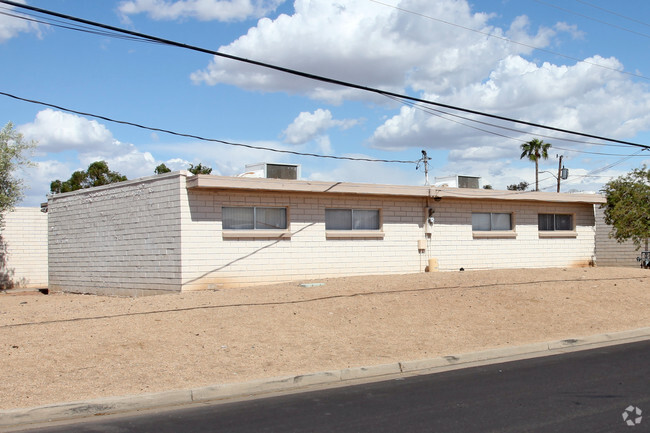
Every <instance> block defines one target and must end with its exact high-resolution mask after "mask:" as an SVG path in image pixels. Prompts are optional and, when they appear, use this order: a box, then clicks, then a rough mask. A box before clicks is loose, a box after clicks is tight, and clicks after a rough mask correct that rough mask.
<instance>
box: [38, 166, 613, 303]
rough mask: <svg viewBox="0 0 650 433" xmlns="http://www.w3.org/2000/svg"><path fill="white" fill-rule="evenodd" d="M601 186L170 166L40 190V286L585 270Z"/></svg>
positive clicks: (145, 290)
mask: <svg viewBox="0 0 650 433" xmlns="http://www.w3.org/2000/svg"><path fill="white" fill-rule="evenodd" d="M603 202H604V198H603V197H602V196H600V195H597V194H562V193H560V194H558V193H547V192H529V191H525V192H521V191H495V190H483V189H467V188H448V187H447V188H446V187H434V186H398V185H377V184H359V183H344V182H322V181H305V180H283V179H267V178H244V177H224V176H211V175H197V176H194V175H190V174H188V173H187V172H185V171H181V172H174V173H167V174H162V175H157V176H151V177H146V178H141V179H135V180H131V181H126V182H120V183H116V184H111V185H106V186H102V187H97V188H91V189H86V190H79V191H75V192H71V193H63V194H56V195H53V196H51V197H49V200H48V215H49V222H48V225H49V233H48V236H49V241H48V248H49V251H48V256H49V288H50V290H52V291H71V292H86V293H97V294H113V295H144V294H156V293H165V292H179V291H188V290H203V289H219V288H227V287H237V286H245V285H253V284H264V283H272V282H281V281H290V280H313V279H319V278H326V277H338V276H347V275H368V274H399V273H413V272H422V271H424V270H425V269H426V267H427V266H430V270H431V271H433V270H436V267H437V270H440V271H458V270H459V269H460V268H464V269H465V270H473V269H496V268H527V267H530V268H533V267H565V266H589V265H592V264H593V263H594V260H595V256H594V255H595V220H594V204H599V203H603Z"/></svg>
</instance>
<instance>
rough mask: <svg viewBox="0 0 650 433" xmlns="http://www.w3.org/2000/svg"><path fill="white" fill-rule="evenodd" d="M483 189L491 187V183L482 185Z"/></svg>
mask: <svg viewBox="0 0 650 433" xmlns="http://www.w3.org/2000/svg"><path fill="white" fill-rule="evenodd" d="M483 189H492V185H483Z"/></svg>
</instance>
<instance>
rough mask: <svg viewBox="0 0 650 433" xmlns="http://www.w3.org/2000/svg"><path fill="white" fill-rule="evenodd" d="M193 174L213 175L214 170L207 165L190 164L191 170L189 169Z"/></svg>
mask: <svg viewBox="0 0 650 433" xmlns="http://www.w3.org/2000/svg"><path fill="white" fill-rule="evenodd" d="M187 170H188V171H189V172H190V173H192V174H210V173H212V168H211V167H208V166H207V165H201V163H199V165H194V164H190V168H188V169H187Z"/></svg>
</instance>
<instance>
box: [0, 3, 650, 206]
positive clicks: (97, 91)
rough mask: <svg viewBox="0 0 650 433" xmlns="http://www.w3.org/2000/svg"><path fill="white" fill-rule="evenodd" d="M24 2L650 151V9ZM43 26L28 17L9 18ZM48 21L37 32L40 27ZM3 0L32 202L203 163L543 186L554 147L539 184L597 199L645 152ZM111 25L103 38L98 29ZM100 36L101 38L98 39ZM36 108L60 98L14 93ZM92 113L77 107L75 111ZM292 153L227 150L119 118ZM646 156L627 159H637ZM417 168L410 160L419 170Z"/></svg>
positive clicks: (7, 64)
mask: <svg viewBox="0 0 650 433" xmlns="http://www.w3.org/2000/svg"><path fill="white" fill-rule="evenodd" d="M21 3H24V4H29V5H31V6H35V7H38V8H43V9H48V10H51V11H55V12H58V13H62V14H66V15H72V16H75V17H79V18H83V19H86V20H91V21H96V22H100V23H103V24H107V25H110V26H115V27H120V28H124V29H128V30H130V31H135V32H139V33H145V34H148V35H153V36H156V37H159V38H164V39H169V40H173V41H176V42H180V43H183V44H187V45H193V46H197V47H201V48H204V49H208V50H212V51H219V52H220V53H225V54H230V55H233V56H237V57H241V58H246V59H250V60H255V61H259V62H263V63H269V64H273V65H276V66H281V67H284V68H289V69H293V70H298V71H301V72H306V73H310V74H315V75H319V76H323V77H327V78H332V79H335V80H340V81H345V82H350V83H354V84H357V85H360V86H364V87H371V88H376V89H381V90H384V91H389V92H393V93H396V94H400V95H407V96H410V97H414V98H419V99H424V100H428V101H434V102H436V103H441V104H445V105H447V106H452V107H460V108H464V109H469V110H473V111H476V112H480V113H489V114H491V115H496V116H502V117H506V118H509V119H518V120H524V121H527V122H531V123H535V124H541V125H547V126H553V127H556V128H561V129H566V130H571V131H577V132H581V133H586V134H589V135H592V136H598V137H606V138H611V139H617V140H623V141H629V142H634V143H639V144H643V145H648V144H650V58H649V57H648V56H647V51H648V45H650V3H649V2H647V1H646V0H626V1H625V2H612V1H605V0H589V1H587V0H562V1H560V0H544V1H542V0H516V1H515V0H482V1H474V2H468V1H465V0H436V1H430V0H381V1H380V0H350V1H346V0H334V1H330V0H295V1H291V0H269V1H263V0H123V1H119V0H116V1H109V0H103V1H92V2H90V1H88V0H28V1H27V2H25V1H24V0H23V1H21ZM24 12H27V13H30V15H29V18H31V19H32V21H27V20H24V19H20V18H17V17H16V16H15V15H18V14H21V13H24ZM34 19H35V20H38V21H46V22H47V23H49V24H47V23H38V22H35V21H33V20H34ZM50 20H51V17H46V16H44V15H40V14H35V13H33V12H29V11H25V10H23V9H21V8H15V7H12V6H8V5H6V4H3V3H0V58H1V59H2V60H3V61H2V64H3V65H4V66H3V67H2V68H0V92H2V93H3V94H2V95H0V124H1V125H0V126H4V125H5V124H7V122H12V123H13V124H14V126H15V128H16V130H17V131H18V132H20V133H22V134H23V136H24V138H25V139H26V140H30V141H31V140H33V141H35V142H36V147H35V149H34V152H33V154H32V155H31V159H32V161H34V162H35V165H34V166H33V167H30V168H27V169H24V170H21V171H20V172H19V173H17V175H18V176H20V177H21V178H23V179H24V181H25V185H26V189H25V197H24V200H23V201H22V202H21V203H20V204H19V205H20V206H38V205H39V203H41V202H44V201H46V200H47V194H48V193H49V190H50V187H49V185H50V182H51V181H53V180H55V179H60V180H67V179H68V178H69V177H70V175H71V174H72V172H74V171H75V170H82V169H86V168H87V167H88V165H89V164H90V163H92V162H94V161H98V160H104V161H106V162H107V163H108V165H109V167H110V168H111V169H112V170H115V171H118V172H120V173H121V174H124V175H126V176H127V177H128V178H129V179H135V178H138V177H143V176H151V175H153V174H154V169H155V167H156V166H157V165H159V164H161V163H165V164H166V165H167V166H168V167H169V168H171V169H173V170H180V169H186V168H188V166H189V165H190V164H195V165H196V164H198V163H201V164H203V165H207V166H210V167H212V168H213V172H212V174H217V175H224V176H235V175H238V174H240V173H243V172H244V171H245V166H246V164H254V163H258V162H282V163H296V164H300V165H301V171H302V178H303V179H307V180H326V181H348V182H365V183H384V184H406V185H423V184H424V182H425V176H424V171H423V165H422V164H420V165H419V168H418V169H416V167H418V166H417V165H416V163H415V162H414V161H417V160H418V159H420V158H421V156H422V153H421V151H422V150H425V151H426V152H427V153H428V156H429V157H431V160H430V161H429V177H430V180H431V182H434V180H435V178H436V177H445V176H450V175H456V174H458V175H469V176H480V177H481V178H482V184H484V185H491V186H492V187H493V188H494V189H506V186H507V185H511V184H515V183H519V182H522V181H525V182H528V183H530V184H531V185H534V182H535V168H534V164H533V163H532V162H530V161H528V160H526V159H523V160H522V159H520V154H521V150H520V148H519V146H520V145H521V144H522V143H524V142H526V141H529V140H531V139H534V138H538V139H542V140H544V141H545V142H548V143H551V145H552V147H551V149H550V151H549V158H548V159H547V160H543V161H540V171H541V173H540V175H539V177H540V189H542V190H545V191H555V188H556V179H555V178H554V175H556V174H557V169H558V163H559V159H558V156H559V155H563V164H564V166H565V167H566V168H568V169H569V178H568V179H567V180H566V181H563V184H562V191H564V192H597V191H599V190H600V189H601V188H602V187H603V185H604V184H605V183H606V182H607V181H608V180H610V179H612V178H613V177H618V176H620V175H623V174H625V173H627V172H629V171H630V170H631V169H633V168H636V167H640V166H641V165H642V164H649V165H650V151H643V150H641V148H638V147H633V146H628V145H623V144H620V143H618V144H617V143H612V142H607V141H602V140H599V139H594V138H587V137H583V136H576V135H570V134H565V133H561V132H556V131H552V130H546V129H541V128H537V127H533V126H527V125H522V124H516V123H512V122H506V121H502V120H497V119H494V118H490V117H484V116H480V115H476V114H469V113H467V112H463V111H457V110H453V109H449V108H442V107H440V106H431V105H422V104H419V105H414V104H413V103H408V104H407V103H404V102H403V101H399V100H395V99H394V98H388V97H386V96H383V95H379V94H377V93H372V92H367V91H363V90H358V89H353V88H348V87H342V86H337V85H333V84H328V83H324V82H319V81H314V80H310V79H307V78H303V77H298V76H295V75H290V74H287V73H283V72H279V71H274V70H271V69H268V68H264V67H261V66H255V65H251V64H248V63H244V62H240V61H237V60H232V59H228V58H224V57H215V56H213V55H211V54H206V53H201V52H197V51H192V50H188V49H185V48H180V47H173V46H168V45H162V44H154V43H150V42H143V41H136V40H131V39H124V38H120V37H116V35H114V34H113V35H111V34H105V33H100V32H96V31H95V32H94V33H89V32H82V31H78V30H71V29H68V28H64V27H71V23H70V22H68V21H66V20H63V19H57V21H56V22H54V23H53V22H52V21H50ZM92 30H98V29H92ZM97 33H99V34H97ZM6 94H9V95H14V96H16V97H18V98H23V99H29V100H32V101H39V102H41V103H45V104H50V105H55V106H57V107H59V108H53V107H51V106H48V105H43V104H36V103H32V102H25V101H22V100H19V99H15V98H12V97H10V96H7V95H6ZM66 110H71V111H73V112H74V111H76V112H83V113H87V114H86V115H80V114H75V113H73V112H71V111H66ZM93 116H101V117H104V118H110V119H113V120H119V121H124V122H130V123H136V124H139V125H142V126H146V127H150V128H154V129H163V130H168V131H173V132H176V133H180V134H187V135H193V136H199V137H203V138H208V139H212V140H221V141H227V142H230V143H239V144H245V145H247V146H254V147H264V148H271V149H277V150H288V151H293V152H298V153H309V154H318V155H321V156H331V157H348V158H361V159H364V158H365V159H379V160H397V161H405V162H368V161H357V160H347V159H337V158H322V157H313V156H301V155H294V154H289V153H280V152H272V151H267V150H261V149H251V148H249V147H242V146H233V145H227V144H223V143H219V142H215V141H206V140H200V139H197V138H189V137H186V136H179V135H174V134H169V133H166V132H162V131H153V130H151V129H146V128H139V127H134V126H130V125H126V124H123V123H116V122H111V121H108V120H106V119H102V118H99V117H93ZM630 155H633V156H630ZM409 161H410V162H409Z"/></svg>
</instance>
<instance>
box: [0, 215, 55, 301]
mask: <svg viewBox="0 0 650 433" xmlns="http://www.w3.org/2000/svg"><path fill="white" fill-rule="evenodd" d="M4 223H5V224H4V227H3V228H2V232H1V233H0V236H1V238H0V243H1V245H0V246H1V247H2V248H3V251H2V253H3V262H2V263H0V267H1V269H0V278H1V282H0V283H1V285H2V286H4V288H19V287H23V288H38V289H41V288H47V214H46V213H43V212H41V209H40V208H36V207H17V208H15V209H14V210H13V211H11V212H7V213H6V214H5V215H4Z"/></svg>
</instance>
